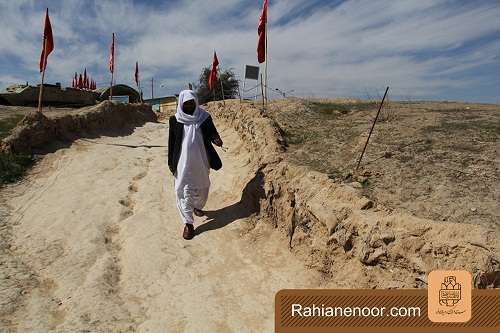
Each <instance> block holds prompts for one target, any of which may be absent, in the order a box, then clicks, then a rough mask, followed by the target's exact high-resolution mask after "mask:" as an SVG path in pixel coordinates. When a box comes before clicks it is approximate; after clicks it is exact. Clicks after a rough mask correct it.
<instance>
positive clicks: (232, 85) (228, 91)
mask: <svg viewBox="0 0 500 333" xmlns="http://www.w3.org/2000/svg"><path fill="white" fill-rule="evenodd" d="M209 76H210V67H204V68H203V69H202V70H201V74H200V80H199V82H198V84H196V85H195V88H196V93H197V94H198V100H199V102H200V104H205V103H207V102H210V101H214V100H215V101H220V100H222V91H221V81H222V87H223V89H224V98H225V99H230V98H238V80H236V75H235V74H234V72H233V71H232V70H231V69H227V70H224V71H219V73H218V75H217V82H215V87H213V90H212V91H210V90H208V77H209ZM214 95H215V97H214Z"/></svg>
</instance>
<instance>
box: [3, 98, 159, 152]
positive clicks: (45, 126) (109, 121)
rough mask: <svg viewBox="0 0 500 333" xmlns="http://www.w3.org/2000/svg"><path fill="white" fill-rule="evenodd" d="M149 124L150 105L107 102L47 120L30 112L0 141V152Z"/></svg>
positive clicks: (153, 118) (151, 117) (26, 149)
mask: <svg viewBox="0 0 500 333" xmlns="http://www.w3.org/2000/svg"><path fill="white" fill-rule="evenodd" d="M148 121H152V122H156V115H155V113H154V112H153V111H152V110H151V106H150V105H148V104H122V103H114V102H110V101H105V102H102V103H100V104H99V105H96V106H93V107H87V108H82V109H79V110H75V111H73V112H71V113H64V114H60V115H57V114H56V115H50V116H48V117H47V116H45V115H44V114H40V113H38V112H32V113H30V114H28V115H26V116H25V117H24V119H23V120H22V121H21V122H20V123H19V124H18V125H17V127H16V128H14V130H13V131H12V134H11V135H10V136H8V137H7V138H5V139H4V140H3V141H2V143H1V150H2V151H10V152H13V153H33V152H37V151H38V150H40V149H41V150H43V149H44V146H46V145H48V144H50V143H53V142H55V141H60V142H69V141H73V140H75V139H77V138H80V137H95V136H98V135H101V134H108V135H109V134H120V133H121V134H126V133H128V132H131V131H132V130H133V129H134V128H135V127H136V126H140V125H142V124H144V123H145V122H148Z"/></svg>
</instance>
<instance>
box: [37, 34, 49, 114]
mask: <svg viewBox="0 0 500 333" xmlns="http://www.w3.org/2000/svg"><path fill="white" fill-rule="evenodd" d="M46 51H47V38H46V37H45V34H44V36H43V71H42V79H41V82H42V83H41V84H40V90H39V91H38V112H40V113H42V97H43V80H44V78H45V68H47V56H46V55H45V52H46Z"/></svg>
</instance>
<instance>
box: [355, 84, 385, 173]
mask: <svg viewBox="0 0 500 333" xmlns="http://www.w3.org/2000/svg"><path fill="white" fill-rule="evenodd" d="M388 91H389V86H388V87H387V88H386V89H385V93H384V97H383V98H382V101H381V102H380V106H379V107H378V111H377V115H376V116H375V119H374V120H373V125H372V128H371V129H370V133H369V134H368V138H367V139H366V143H365V146H364V147H363V152H362V153H361V156H360V157H359V160H358V164H357V165H356V171H357V170H358V168H359V165H360V164H361V159H362V158H363V155H364V154H365V150H366V146H368V141H370V137H371V135H372V132H373V128H374V127H375V123H376V122H377V119H378V115H379V114H380V110H381V109H382V105H383V104H384V100H385V97H386V96H387V92H388Z"/></svg>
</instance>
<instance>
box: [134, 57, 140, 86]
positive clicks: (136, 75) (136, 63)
mask: <svg viewBox="0 0 500 333" xmlns="http://www.w3.org/2000/svg"><path fill="white" fill-rule="evenodd" d="M134 78H135V83H136V84H137V86H139V63H138V62H137V61H136V62H135V74H134Z"/></svg>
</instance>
